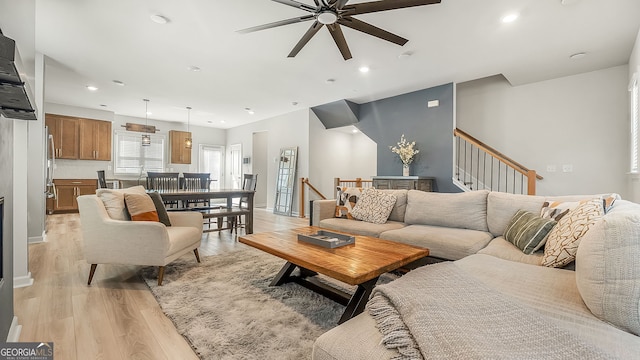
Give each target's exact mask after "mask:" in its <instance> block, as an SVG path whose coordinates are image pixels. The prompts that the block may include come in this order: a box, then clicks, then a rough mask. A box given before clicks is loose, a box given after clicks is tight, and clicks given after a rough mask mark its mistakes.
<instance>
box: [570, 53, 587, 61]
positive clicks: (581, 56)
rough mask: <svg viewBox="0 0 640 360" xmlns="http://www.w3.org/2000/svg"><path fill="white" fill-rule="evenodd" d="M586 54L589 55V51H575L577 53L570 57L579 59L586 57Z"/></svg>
mask: <svg viewBox="0 0 640 360" xmlns="http://www.w3.org/2000/svg"><path fill="white" fill-rule="evenodd" d="M585 56H587V53H585V52H579V53H575V54H572V55H571V56H569V59H571V60H578V59H582V58H584V57H585Z"/></svg>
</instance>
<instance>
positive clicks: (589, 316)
mask: <svg viewBox="0 0 640 360" xmlns="http://www.w3.org/2000/svg"><path fill="white" fill-rule="evenodd" d="M389 191H390V192H393V193H394V194H395V195H396V198H397V201H396V205H395V208H394V209H393V211H392V213H391V215H390V216H389V220H388V221H387V223H385V224H369V223H364V222H361V221H357V220H349V219H338V218H334V217H333V214H334V210H335V201H333V200H318V201H315V202H314V209H313V219H312V223H313V224H314V225H317V226H320V227H324V228H328V229H334V230H341V231H346V232H350V233H355V234H363V235H369V236H375V237H380V238H383V239H388V240H392V241H398V242H403V243H409V244H413V245H417V246H422V247H427V248H429V249H430V252H431V255H432V256H434V257H436V258H439V259H446V260H455V261H453V262H449V263H447V264H436V265H429V266H424V267H420V268H418V269H416V270H413V271H411V272H410V273H409V275H411V276H408V275H405V276H403V277H402V278H400V279H398V280H396V281H394V282H393V284H395V285H394V286H395V287H396V288H400V289H402V287H403V286H404V287H406V289H407V291H411V292H412V293H415V292H416V289H415V285H414V284H415V283H416V282H415V280H416V279H418V278H419V277H427V276H429V272H430V271H431V272H434V271H435V270H436V268H434V266H435V267H437V266H441V265H447V266H450V267H454V268H455V270H456V271H457V272H459V273H461V274H463V275H464V277H465V278H468V279H470V280H469V281H473V282H475V283H478V284H481V286H482V287H483V288H484V289H485V290H486V291H487V292H490V293H491V294H498V295H500V298H501V299H506V300H507V301H508V302H509V303H513V304H514V306H515V307H516V308H518V309H520V310H521V311H522V312H525V313H529V316H531V314H533V316H534V317H535V319H536V321H540V322H541V323H542V324H545V325H544V328H545V329H546V328H550V329H556V330H554V331H556V333H554V334H553V336H550V337H549V338H551V339H553V341H549V340H546V341H548V344H547V345H548V346H547V348H544V347H542V348H544V350H543V351H542V352H540V353H538V355H539V356H533V357H532V356H531V354H530V353H529V355H528V356H523V353H521V352H518V351H524V350H522V349H523V348H526V347H524V346H522V345H519V344H517V343H512V344H510V345H511V348H509V346H507V347H506V348H505V349H507V350H500V349H493V350H487V351H498V352H497V353H493V352H488V353H487V352H483V351H485V350H486V349H483V347H482V346H473V343H467V344H464V345H463V344H460V341H454V340H451V339H447V338H446V337H444V336H434V339H439V340H438V342H437V343H434V341H433V339H431V340H430V342H429V343H430V344H431V345H432V346H428V349H422V348H421V351H422V355H423V356H424V357H428V358H429V357H433V358H465V357H466V358H487V357H488V358H495V357H501V358H519V357H529V358H576V356H578V355H577V354H576V353H572V352H571V350H570V349H569V350H564V347H565V346H566V347H567V348H569V347H571V346H573V347H574V348H578V349H589V351H592V352H593V353H589V354H588V355H589V356H588V357H592V358H621V359H631V358H640V205H638V204H634V203H631V202H628V201H624V200H618V201H616V202H615V204H614V206H613V208H611V209H610V210H609V211H608V212H607V214H606V215H604V216H603V217H602V218H601V219H600V220H598V221H597V222H596V223H595V225H593V226H592V228H590V230H589V231H587V233H586V234H585V235H584V236H583V237H582V239H581V242H580V246H579V248H578V254H577V256H576V261H575V271H572V270H567V269H557V268H548V267H544V266H541V265H540V264H541V260H542V253H541V252H536V253H534V254H532V255H525V254H524V253H523V252H522V251H521V250H520V249H518V248H517V247H516V246H514V245H512V244H511V243H510V242H508V241H506V240H505V239H504V238H503V233H504V231H505V228H506V227H507V225H508V223H509V221H510V220H511V218H512V217H513V215H514V214H515V213H516V212H517V211H518V210H520V209H524V210H527V211H531V212H540V210H541V208H542V205H543V203H544V202H545V201H548V200H556V201H557V200H560V201H575V200H583V199H585V198H589V197H594V196H595V195H594V196H563V197H543V196H526V195H512V194H505V193H498V192H487V191H475V192H467V193H460V194H442V193H426V192H420V191H414V190H411V191H402V190H389ZM572 265H573V264H572ZM434 290H437V289H430V288H429V287H428V286H426V287H424V288H423V289H421V290H419V291H418V294H420V295H419V296H416V297H418V298H420V297H422V294H423V295H424V297H425V298H427V297H428V295H430V294H432V293H433V291H434ZM420 291H422V292H423V293H421V292H420ZM465 296H468V295H467V294H466V293H465V291H464V290H461V291H459V294H458V295H456V296H454V299H460V301H462V300H463V299H466V298H465ZM429 301H431V303H429ZM429 301H426V303H424V304H423V305H422V306H424V309H423V310H421V311H422V313H420V316H421V317H420V319H422V316H426V318H428V314H429V306H432V305H434V306H435V305H438V306H439V305H442V304H437V303H438V301H439V300H438V299H437V298H436V299H431V300H429ZM442 301H443V302H444V301H449V302H451V299H449V300H442ZM454 302H455V300H454ZM434 311H435V310H434ZM424 314H427V315H424ZM479 314H480V318H482V316H483V312H482V311H480V312H479ZM494 315H495V314H494ZM410 316H412V317H413V316H418V315H416V313H413V314H412V315H410ZM452 316H453V315H452ZM487 316H490V315H489V314H487ZM499 319H500V317H499ZM500 321H501V320H499V321H498V322H497V324H496V321H492V325H493V326H498V328H499V327H501V326H503V325H504V326H505V327H508V326H514V324H507V323H504V324H501V323H500ZM452 322H454V320H452ZM430 324H431V322H430V321H425V322H424V323H423V324H421V326H420V327H425V328H426V329H422V330H424V331H427V332H428V331H429V327H430V326H431V325H430ZM516 325H517V324H516ZM433 328H434V330H433V331H434V332H436V331H440V330H435V329H436V328H437V327H436V326H435V325H434V326H433ZM438 329H441V328H438ZM465 331H468V332H469V333H468V334H465ZM545 331H546V330H545ZM457 333H461V334H458V335H460V336H461V338H463V339H475V341H478V344H487V343H489V344H490V343H492V341H494V340H496V339H495V336H494V335H493V334H494V333H493V332H491V331H487V332H482V331H480V332H478V330H477V329H473V328H469V329H465V328H462V329H458V330H457ZM479 333H480V335H479ZM558 334H560V335H558ZM436 335H437V334H436ZM542 335H544V334H542ZM542 335H541V334H532V339H530V340H529V341H524V343H526V344H531V343H532V342H533V344H536V346H539V345H540V343H541V342H542V343H543V344H542V345H544V342H545V341H541V340H540V339H541V338H542V337H541V336H542ZM547 335H548V334H547ZM536 337H538V338H537V339H536ZM416 340H424V339H416ZM419 343H420V341H418V344H419ZM520 343H522V342H520ZM584 344H587V345H588V346H586V345H584ZM507 345H509V344H507ZM389 347H391V348H392V347H393V346H389ZM461 349H464V352H463V353H456V351H459V350H460V351H461ZM509 349H511V350H509ZM476 350H477V352H474V351H476ZM434 351H435V353H434ZM438 351H440V353H438ZM499 351H506V353H500V352H499ZM497 354H500V356H498V355H497ZM581 355H585V354H581ZM397 356H398V352H397V350H393V349H390V348H388V347H387V346H385V344H383V335H382V334H381V333H380V331H379V330H378V329H377V327H376V322H375V321H374V318H373V317H372V316H371V314H370V313H369V311H367V310H365V312H364V313H362V314H360V315H358V316H357V317H355V318H354V319H352V320H350V321H347V322H346V323H344V324H342V325H340V326H338V327H336V328H334V329H332V330H330V331H329V332H327V333H325V334H324V335H322V336H321V337H320V338H318V340H317V341H316V343H315V345H314V350H313V359H315V360H329V359H391V358H395V357H397ZM398 358H413V357H412V356H408V357H398Z"/></svg>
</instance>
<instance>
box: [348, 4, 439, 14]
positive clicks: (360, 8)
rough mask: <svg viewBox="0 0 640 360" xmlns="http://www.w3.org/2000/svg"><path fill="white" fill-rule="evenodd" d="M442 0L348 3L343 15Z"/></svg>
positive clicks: (400, 7)
mask: <svg viewBox="0 0 640 360" xmlns="http://www.w3.org/2000/svg"><path fill="white" fill-rule="evenodd" d="M440 1H441V0H380V1H373V2H367V3H360V4H354V5H348V6H345V7H344V8H342V10H343V11H344V12H343V15H344V16H349V15H359V14H368V13H372V12H378V11H386V10H394V9H402V8H408V7H413V6H422V5H432V4H439V3H440Z"/></svg>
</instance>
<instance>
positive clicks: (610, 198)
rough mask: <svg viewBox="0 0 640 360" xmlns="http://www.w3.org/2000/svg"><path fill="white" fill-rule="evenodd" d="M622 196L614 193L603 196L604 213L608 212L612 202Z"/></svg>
mask: <svg viewBox="0 0 640 360" xmlns="http://www.w3.org/2000/svg"><path fill="white" fill-rule="evenodd" d="M621 199H622V197H621V196H620V195H618V194H616V193H613V194H610V195H607V196H605V197H604V198H603V199H602V200H603V201H604V213H605V214H606V213H608V212H609V210H611V208H613V204H614V203H615V202H616V200H621Z"/></svg>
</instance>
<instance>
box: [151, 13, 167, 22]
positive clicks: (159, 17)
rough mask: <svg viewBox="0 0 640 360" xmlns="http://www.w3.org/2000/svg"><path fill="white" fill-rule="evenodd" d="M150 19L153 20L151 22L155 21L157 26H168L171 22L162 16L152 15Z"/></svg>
mask: <svg viewBox="0 0 640 360" xmlns="http://www.w3.org/2000/svg"><path fill="white" fill-rule="evenodd" d="M149 18H150V19H151V21H153V22H154V23H156V24H166V23H168V22H169V18H168V17H166V16H162V15H160V14H151V15H149Z"/></svg>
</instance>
